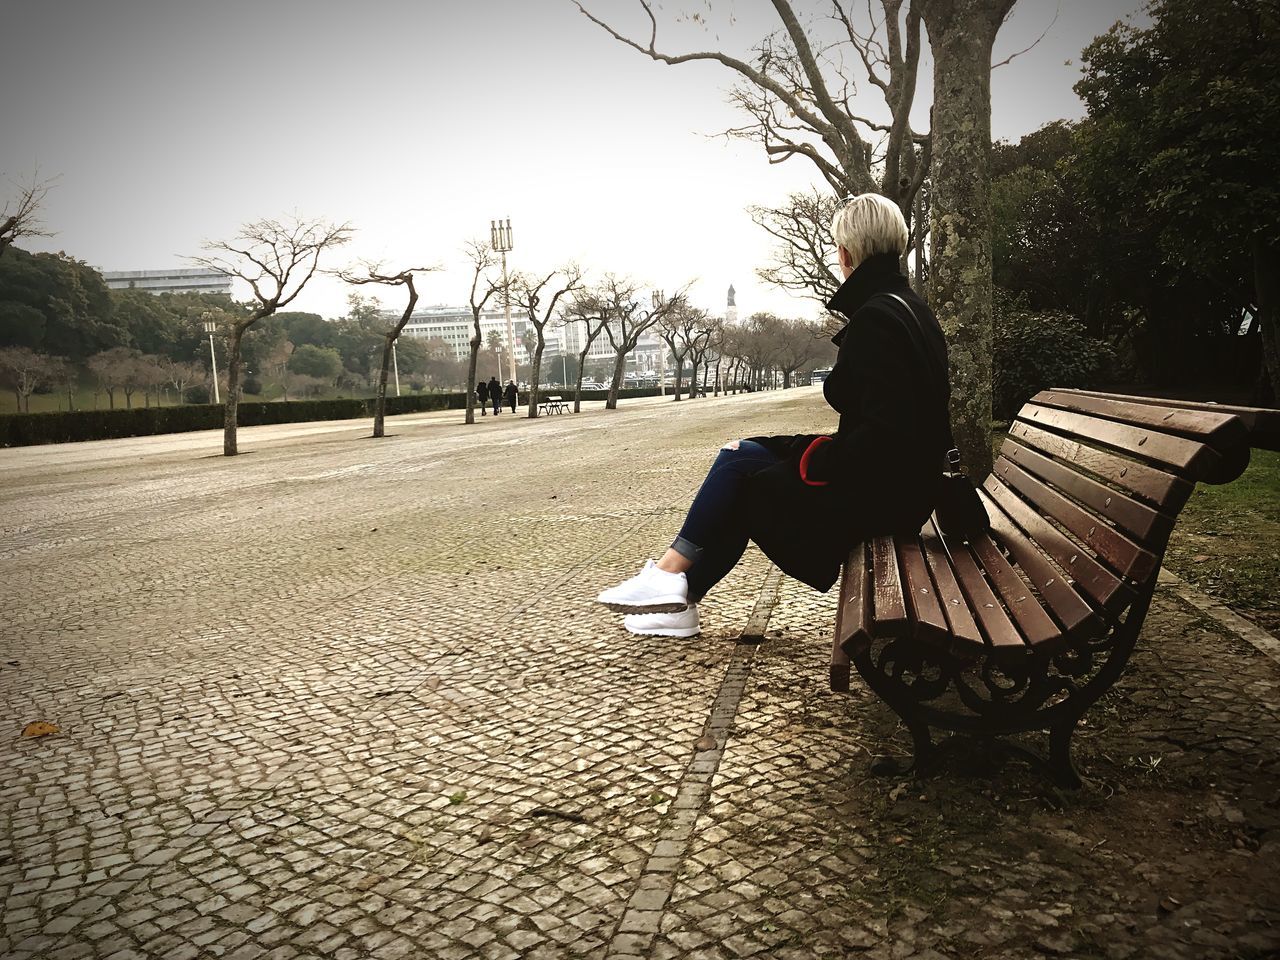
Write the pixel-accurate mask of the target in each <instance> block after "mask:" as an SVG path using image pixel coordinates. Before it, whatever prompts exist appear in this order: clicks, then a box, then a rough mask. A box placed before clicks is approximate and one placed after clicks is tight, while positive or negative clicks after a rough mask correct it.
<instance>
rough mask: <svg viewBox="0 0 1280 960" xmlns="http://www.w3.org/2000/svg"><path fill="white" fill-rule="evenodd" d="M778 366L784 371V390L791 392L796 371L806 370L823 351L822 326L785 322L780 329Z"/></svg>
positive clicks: (806, 322)
mask: <svg viewBox="0 0 1280 960" xmlns="http://www.w3.org/2000/svg"><path fill="white" fill-rule="evenodd" d="M778 335H779V336H778V350H777V354H776V357H777V364H778V369H779V370H781V371H782V388H783V389H784V390H790V389H791V388H792V387H793V386H795V384H794V383H793V382H792V380H793V378H794V377H795V374H796V371H798V370H801V369H803V368H804V366H805V364H807V363H810V362H811V361H812V360H813V359H814V358H815V357H817V356H819V355H820V354H821V352H822V349H823V337H824V331H823V328H822V325H821V324H819V323H813V322H811V321H808V320H784V321H783V322H782V325H781V326H780V328H779V329H778Z"/></svg>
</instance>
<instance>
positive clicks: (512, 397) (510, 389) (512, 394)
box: [502, 383, 520, 403]
mask: <svg viewBox="0 0 1280 960" xmlns="http://www.w3.org/2000/svg"><path fill="white" fill-rule="evenodd" d="M519 398H520V394H519V393H518V392H517V391H516V385H515V384H514V383H508V384H507V389H505V390H503V391H502V399H503V400H505V401H507V403H515V402H516V400H518V399H519Z"/></svg>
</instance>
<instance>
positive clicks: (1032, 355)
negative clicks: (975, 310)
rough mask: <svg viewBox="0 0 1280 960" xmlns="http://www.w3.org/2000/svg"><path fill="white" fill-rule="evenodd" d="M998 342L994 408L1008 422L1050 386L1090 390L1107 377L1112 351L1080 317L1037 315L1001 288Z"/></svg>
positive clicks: (997, 306) (996, 325)
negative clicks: (1094, 337) (1032, 398)
mask: <svg viewBox="0 0 1280 960" xmlns="http://www.w3.org/2000/svg"><path fill="white" fill-rule="evenodd" d="M993 320H994V323H993V326H994V335H993V343H992V350H991V353H992V368H993V369H992V377H991V381H992V382H991V401H992V402H991V406H992V413H993V414H994V416H995V417H996V419H999V420H1008V419H1010V418H1012V417H1013V416H1014V415H1015V414H1017V412H1018V409H1019V408H1020V407H1021V406H1022V405H1023V404H1024V403H1026V402H1027V401H1028V400H1030V399H1031V397H1032V396H1034V395H1035V394H1036V393H1038V392H1039V391H1041V390H1045V389H1048V388H1049V387H1088V386H1091V385H1093V384H1095V383H1096V382H1098V381H1099V380H1102V379H1104V378H1105V377H1106V375H1107V373H1108V371H1109V369H1110V367H1111V366H1112V364H1113V362H1114V354H1113V352H1112V350H1111V347H1110V346H1108V345H1107V344H1106V343H1104V342H1103V341H1101V340H1095V339H1093V338H1092V337H1090V336H1089V335H1088V332H1087V331H1086V330H1085V327H1084V324H1082V323H1081V322H1080V321H1079V320H1077V319H1076V318H1075V317H1072V316H1070V315H1069V314H1065V313H1058V312H1054V311H1050V312H1035V313H1033V312H1032V311H1030V310H1028V309H1027V307H1026V305H1025V302H1024V301H1022V300H1021V299H1016V300H1015V299H1014V298H1012V297H1011V296H1010V295H1009V294H1007V293H1005V292H1004V291H1001V290H999V289H998V288H997V290H996V296H995V315H994V318H993Z"/></svg>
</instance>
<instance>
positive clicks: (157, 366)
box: [132, 353, 169, 407]
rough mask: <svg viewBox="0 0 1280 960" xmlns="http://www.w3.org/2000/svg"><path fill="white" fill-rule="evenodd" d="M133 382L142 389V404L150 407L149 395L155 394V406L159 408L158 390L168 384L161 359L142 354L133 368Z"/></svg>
mask: <svg viewBox="0 0 1280 960" xmlns="http://www.w3.org/2000/svg"><path fill="white" fill-rule="evenodd" d="M132 379H133V381H134V382H135V383H136V384H137V385H138V386H139V387H141V388H142V396H143V402H144V403H145V405H146V406H148V407H149V406H151V395H152V393H154V394H155V398H156V406H157V407H158V406H160V388H161V387H162V386H164V385H165V384H166V383H168V382H169V371H168V370H166V369H165V361H164V358H163V357H158V356H156V355H155V354H150V353H144V354H142V355H140V356H139V357H137V359H136V360H135V361H134V366H133V377H132Z"/></svg>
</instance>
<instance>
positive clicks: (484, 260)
mask: <svg viewBox="0 0 1280 960" xmlns="http://www.w3.org/2000/svg"><path fill="white" fill-rule="evenodd" d="M466 253H467V259H469V260H470V261H471V268H472V269H471V293H470V295H469V298H468V300H467V302H468V304H469V305H470V306H471V356H470V358H469V360H468V362H467V387H466V390H467V415H466V420H465V422H466V423H475V422H476V362H477V360H478V358H479V356H480V344H481V335H480V314H481V313H483V312H484V308H485V304H487V303H488V302H489V301H490V300H491V299H492V298H493V296H494V295H495V294H496V293H497V292H498V291H499V290H501V289H502V280H501V279H500V278H498V277H496V276H495V275H494V273H493V271H494V270H495V269H496V268H497V266H498V258H497V257H495V256H494V253H493V250H492V248H491V247H490V246H489V244H488V243H487V242H486V241H484V240H469V241H467V245H466Z"/></svg>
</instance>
